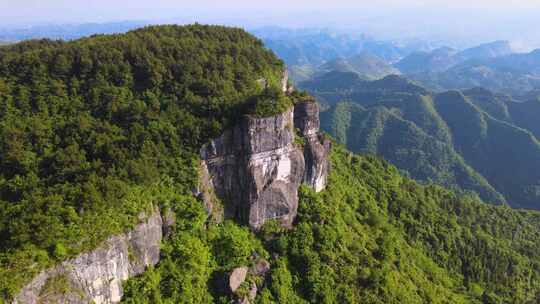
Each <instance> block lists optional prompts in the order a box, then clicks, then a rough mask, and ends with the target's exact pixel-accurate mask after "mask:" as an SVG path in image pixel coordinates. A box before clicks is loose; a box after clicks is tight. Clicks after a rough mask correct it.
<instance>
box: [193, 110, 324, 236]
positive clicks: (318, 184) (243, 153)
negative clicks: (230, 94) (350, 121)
mask: <svg viewBox="0 0 540 304" xmlns="http://www.w3.org/2000/svg"><path fill="white" fill-rule="evenodd" d="M295 128H298V129H300V131H301V136H302V137H303V138H304V142H305V145H304V146H303V147H302V146H299V145H297V144H295V140H294V138H295V131H294V130H295ZM328 151H329V142H325V141H321V139H320V138H319V109H318V106H317V104H316V103H314V102H306V103H299V104H297V105H296V106H295V107H294V108H291V109H289V110H287V111H285V112H284V113H281V114H279V115H276V116H271V117H265V118H254V117H244V119H242V120H241V122H240V123H239V124H237V125H236V126H235V127H234V128H233V129H232V130H228V131H226V132H225V133H224V134H223V135H222V136H221V137H219V138H216V139H214V140H212V141H211V142H210V143H209V144H207V145H205V146H204V147H203V148H202V149H201V159H202V160H203V165H202V166H201V167H202V168H204V170H203V173H204V174H201V178H202V179H203V181H202V182H201V183H200V184H202V185H205V188H209V187H208V185H210V186H211V187H210V188H212V190H211V191H206V192H207V193H209V192H212V193H215V195H216V196H217V197H219V198H220V199H221V200H222V201H223V203H224V216H225V217H226V218H235V219H238V220H240V221H243V222H246V223H248V224H249V225H250V226H251V227H252V228H254V229H258V228H260V227H261V226H262V225H263V224H264V223H265V222H266V221H267V220H270V219H277V220H279V221H280V222H281V223H282V225H283V226H286V227H290V226H292V223H293V221H294V218H295V217H296V214H297V209H298V188H299V187H300V185H301V184H302V183H306V184H308V185H310V186H311V187H313V188H314V189H315V190H316V191H320V190H322V189H324V187H325V186H326V175H327V173H328V160H327V155H328ZM202 194H203V198H204V201H205V204H206V205H207V210H213V209H215V208H212V206H211V204H210V203H209V202H210V201H211V198H209V197H208V195H206V198H205V191H203V192H202ZM208 205H210V206H208Z"/></svg>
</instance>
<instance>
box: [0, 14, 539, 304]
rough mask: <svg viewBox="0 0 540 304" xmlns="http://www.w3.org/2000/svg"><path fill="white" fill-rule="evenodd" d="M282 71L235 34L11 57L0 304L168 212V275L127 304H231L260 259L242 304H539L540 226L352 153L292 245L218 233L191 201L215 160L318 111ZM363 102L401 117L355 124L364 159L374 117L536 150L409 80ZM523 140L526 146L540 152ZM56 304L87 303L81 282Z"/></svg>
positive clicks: (433, 134)
mask: <svg viewBox="0 0 540 304" xmlns="http://www.w3.org/2000/svg"><path fill="white" fill-rule="evenodd" d="M282 71H283V64H282V63H281V61H280V60H278V59H277V58H276V57H275V56H274V55H273V54H272V53H271V52H269V51H268V50H266V49H265V48H264V47H263V46H262V43H261V42H260V41H259V40H257V39H255V38H253V37H252V36H250V35H248V34H246V33H245V32H244V31H242V30H239V29H228V28H223V27H217V26H201V25H192V26H185V27H179V26H160V27H148V28H145V29H141V30H136V31H132V32H129V33H127V34H124V35H112V36H94V37H91V38H85V39H81V40H77V41H73V42H61V41H50V40H41V41H29V42H23V43H20V44H15V45H12V46H7V47H3V48H0V155H1V156H2V157H1V158H0V236H1V237H0V249H1V251H0V302H3V301H9V299H10V298H11V297H12V296H13V295H14V294H16V292H17V291H18V290H19V288H20V287H21V286H22V285H23V284H24V283H26V282H28V280H30V279H31V278H32V277H33V276H35V275H36V274H37V273H39V271H41V270H42V269H44V268H45V267H48V266H52V265H54V264H55V263H58V262H60V261H62V260H65V259H67V258H70V257H73V256H74V255H76V254H78V253H80V252H81V251H85V250H89V249H91V248H94V247H95V246H96V245H98V244H99V243H100V242H102V241H103V240H104V239H106V238H107V237H109V236H110V235H112V234H116V233H121V232H123V231H126V230H127V229H130V228H131V227H132V226H133V225H134V224H135V223H136V222H137V221H138V220H139V215H140V214H141V213H142V212H146V214H148V212H149V211H150V210H152V209H153V208H155V207H160V208H162V209H163V210H169V211H171V212H173V213H174V214H175V219H176V221H175V224H174V227H172V231H171V234H170V235H169V236H168V237H167V238H166V239H165V240H164V242H163V244H162V252H161V259H160V262H159V264H157V265H156V266H155V268H153V269H149V270H148V271H147V272H145V273H144V274H142V275H141V276H139V277H136V278H132V279H130V280H129V281H128V282H126V284H125V297H124V299H123V300H124V302H126V303H230V302H231V300H232V298H233V297H235V296H234V295H231V294H230V293H229V292H228V291H227V290H226V285H227V284H226V279H227V274H228V273H229V272H230V271H231V270H232V269H234V268H235V267H238V266H248V267H249V266H252V265H253V264H255V263H257V262H258V261H260V259H266V260H268V261H269V262H270V264H271V270H270V273H269V274H268V276H267V278H266V279H263V278H261V277H259V276H255V275H252V274H249V275H248V278H247V282H245V283H243V284H242V285H241V286H240V288H239V290H238V291H237V292H236V293H237V295H236V296H242V295H245V294H246V293H247V292H248V291H249V290H248V289H249V287H250V284H251V283H255V284H257V286H258V289H259V293H258V297H257V302H259V303H276V302H277V303H310V302H313V303H422V302H423V303H483V304H488V303H490V304H491V303H523V304H526V303H535V302H538V300H539V299H540V258H539V256H538V252H539V250H540V227H539V225H540V224H539V223H540V214H538V213H535V212H525V211H516V210H512V209H509V208H508V207H506V206H500V207H496V206H491V205H486V204H483V203H482V202H481V201H479V200H478V198H477V197H476V196H474V195H472V196H469V195H462V194H458V193H456V192H452V191H449V190H445V189H443V188H440V187H439V186H434V185H428V186H423V185H420V184H418V183H416V182H414V181H411V180H409V179H407V178H404V177H402V175H400V173H399V172H398V170H397V169H396V168H395V167H393V166H391V165H389V164H388V163H386V162H385V161H382V160H379V159H377V158H375V157H372V156H358V155H353V154H352V153H349V152H347V151H345V150H344V149H343V148H341V147H339V146H336V147H335V148H334V149H333V152H332V172H331V176H330V177H329V185H328V188H327V189H326V190H325V191H323V192H321V193H315V192H313V191H312V190H310V189H308V188H306V187H303V188H301V190H300V202H299V214H298V218H297V220H296V222H295V225H294V227H293V228H292V229H291V230H285V229H283V228H281V227H280V226H279V225H278V224H277V222H276V221H270V222H269V223H268V224H266V225H265V226H264V227H263V229H262V230H261V231H259V232H257V233H254V232H253V231H250V230H249V229H248V228H247V227H243V226H240V225H238V224H237V223H234V222H231V221H226V222H223V223H214V222H213V221H211V220H209V215H208V214H207V213H206V211H205V210H204V207H203V204H202V202H200V201H199V200H197V199H196V198H194V197H193V195H192V193H191V191H192V189H193V187H195V185H196V183H197V174H198V172H197V171H198V158H197V154H198V149H199V148H200V146H201V145H202V144H203V143H205V142H207V141H208V139H209V138H212V137H215V136H217V135H219V134H221V133H222V132H223V130H224V129H225V128H227V127H230V126H231V125H232V124H233V123H234V122H235V121H236V120H237V119H239V117H241V116H242V115H244V114H250V115H258V116H265V115H270V114H273V113H277V112H279V111H281V110H283V109H284V108H285V107H287V106H290V105H291V104H292V103H293V102H306V101H312V99H311V98H310V97H309V96H308V95H306V94H305V93H293V94H290V95H287V96H286V95H284V94H283V93H281V92H279V90H278V89H277V87H278V86H279V85H280V83H279V82H280V78H281V75H282ZM338 76H344V75H343V74H342V75H338ZM261 80H264V81H261ZM263 82H264V85H261V83H263ZM351 83H352V84H354V83H356V80H355V81H353V82H351ZM351 83H349V84H351ZM342 85H347V83H342ZM363 85H364V86H365V88H366V90H367V91H368V92H367V93H366V94H364V93H362V94H364V95H362V94H360V95H351V96H364V97H365V96H377V94H382V96H385V98H386V97H389V96H394V97H396V96H398V97H399V96H401V99H399V98H397V97H396V98H394V99H392V102H393V104H394V105H395V106H394V107H391V108H390V109H379V110H377V111H373V113H371V110H370V107H368V106H367V105H365V104H364V105H354V106H351V109H352V110H351V111H348V109H347V107H344V108H343V112H344V113H345V114H344V115H343V117H342V116H341V115H340V117H341V118H340V119H341V120H342V121H343V124H339V125H338V124H337V125H336V130H338V129H339V134H340V136H341V137H344V138H345V140H347V141H348V140H349V139H348V138H349V134H348V133H347V132H348V127H349V125H350V124H352V123H353V122H354V121H353V119H352V118H354V117H355V116H356V115H364V114H365V113H363V112H362V111H364V112H365V111H368V112H369V113H368V114H369V115H368V116H373V117H374V119H373V120H372V121H374V122H378V121H383V122H384V121H392V123H395V124H396V126H398V127H399V128H397V129H394V130H400V129H401V128H402V127H403V125H404V124H407V123H404V121H405V120H409V121H412V120H414V121H416V123H415V124H416V125H417V127H414V126H412V125H408V126H407V128H405V129H404V130H405V131H406V132H415V133H414V134H422V136H423V138H421V141H420V140H419V142H428V141H432V140H436V141H438V142H441V143H445V144H448V143H449V142H450V141H454V140H456V143H458V144H459V145H460V147H465V146H466V143H467V141H468V140H471V137H466V136H465V137H455V133H454V132H457V131H455V130H458V129H459V128H464V127H467V128H468V129H470V130H471V133H470V134H472V135H476V134H477V133H479V134H481V135H482V136H483V137H482V140H483V142H481V143H480V145H479V146H481V147H483V150H479V151H483V152H484V153H487V152H491V151H489V149H493V147H494V146H493V145H494V143H493V141H494V140H493V137H492V136H491V135H490V134H491V133H490V132H491V130H493V129H495V131H497V130H498V129H499V128H503V129H504V130H503V131H505V132H507V133H504V134H506V136H514V135H516V134H518V133H515V132H514V129H512V128H511V127H510V125H509V124H508V123H506V122H504V127H503V124H502V123H499V122H498V120H495V119H493V118H491V116H489V115H487V114H485V112H480V111H478V110H477V107H476V106H474V105H471V103H470V102H469V101H468V100H467V99H464V101H462V102H461V103H460V106H459V107H456V108H455V109H454V110H455V111H457V112H459V113H458V114H459V115H461V114H463V115H465V114H466V116H464V119H465V120H464V121H465V123H466V124H464V125H463V126H460V125H456V124H457V123H453V122H452V121H451V120H450V119H447V118H446V117H444V116H443V115H439V114H438V113H439V112H440V111H442V109H443V108H444V107H445V106H447V102H448V100H447V99H446V98H445V97H444V96H439V98H436V99H435V101H434V100H433V99H430V98H428V97H427V94H425V93H422V92H425V90H423V89H422V88H419V87H416V86H415V85H414V84H412V83H410V82H407V81H404V80H403V79H401V78H399V77H387V78H385V79H383V80H382V81H378V82H373V83H368V82H363ZM404 90H413V92H414V93H411V94H420V95H422V97H420V98H409V97H410V96H409V95H407V94H403V93H402V92H403V91H404ZM346 91H347V88H344V90H343V91H341V92H340V94H341V93H343V92H346ZM350 92H351V90H349V93H350ZM399 92H401V93H399ZM347 94H348V93H347ZM407 96H409V97H407ZM447 97H452V96H447ZM439 99H440V100H439ZM405 100H408V101H410V102H408V104H409V105H408V106H400V105H403V104H404V102H403V101H405ZM356 106H358V107H357V108H356ZM353 108H354V109H353ZM418 109H422V111H419V110H418ZM347 113H348V114H347ZM448 113H450V112H448ZM478 113H480V114H478ZM347 115H350V116H347ZM385 125H386V124H384V123H383V124H379V125H377V127H376V128H375V130H377V132H376V134H380V133H382V132H383V131H384V127H385ZM507 125H508V127H506V126H507ZM291 127H292V126H291ZM441 128H442V129H441ZM520 130H521V129H520ZM448 132H452V134H450V135H449V133H448ZM520 132H521V133H519V134H518V135H519V136H516V137H515V140H516V142H512V143H513V144H515V145H520V144H522V143H523V142H525V143H528V144H530V141H529V139H530V138H532V136H533V135H531V134H530V133H527V132H525V131H523V130H521V131H520ZM459 134H462V132H459ZM497 134H499V133H497ZM472 135H471V136H472ZM370 138H371V137H370ZM404 138H405V139H407V137H404ZM455 138H456V139H455ZM462 143H463V144H462ZM298 144H300V143H298ZM426 145H427V144H426ZM448 145H449V144H448ZM533 145H535V143H533ZM475 147H476V146H475ZM441 150H443V148H441ZM486 151H487V152H486ZM496 152H497V153H493V155H495V156H499V157H500V154H498V151H496ZM472 155H473V156H477V155H476V154H472ZM532 155H534V154H532ZM527 157H530V155H526V157H524V159H525V160H527V161H531V159H529V158H527ZM464 159H466V158H464ZM512 161H515V160H514V159H512ZM532 161H535V159H532ZM498 168H499V167H497V169H498ZM518 169H519V167H518ZM471 170H472V169H471ZM494 172H499V171H494ZM539 172H540V170H539ZM518 176H519V177H520V178H522V176H521V175H518ZM456 179H457V180H460V178H459V177H456ZM529 190H530V191H531V192H534V190H535V189H529ZM43 292H44V293H45V294H46V295H47V294H49V293H71V292H75V293H76V294H77V293H78V291H73V290H70V287H69V284H68V282H67V278H65V277H63V276H57V277H53V278H51V279H50V280H49V281H48V282H47V284H46V288H45V289H44V290H43Z"/></svg>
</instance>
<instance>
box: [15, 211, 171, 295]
mask: <svg viewBox="0 0 540 304" xmlns="http://www.w3.org/2000/svg"><path fill="white" fill-rule="evenodd" d="M163 228H164V227H163V221H162V218H161V215H160V213H159V211H155V212H154V213H153V214H152V215H151V216H150V217H148V218H147V219H146V221H144V222H143V223H140V224H138V225H137V226H136V227H135V229H134V230H132V231H131V232H128V233H126V234H121V235H117V236H113V237H110V238H109V239H108V240H107V241H106V242H105V243H104V245H103V246H101V247H99V248H97V249H95V250H93V251H91V252H88V253H83V254H81V255H79V256H77V257H76V258H74V259H72V260H67V261H65V262H63V263H61V264H59V265H57V266H56V267H53V268H51V269H48V270H45V271H43V272H41V273H40V274H39V275H38V276H36V277H35V278H34V279H33V280H32V281H31V282H30V283H29V284H27V285H26V286H25V287H24V288H23V289H22V290H21V292H20V293H19V295H18V296H17V297H16V298H15V300H14V301H13V302H12V303H14V304H15V303H21V304H35V303H72V304H78V303H81V304H83V303H94V304H104V303H118V302H120V300H121V298H122V295H123V291H122V282H123V281H125V280H127V279H128V278H130V277H133V276H135V275H137V274H141V273H143V272H144V271H145V270H146V268H147V267H149V266H153V265H155V264H157V263H158V261H159V252H160V244H161V239H162V236H163V232H162V231H163Z"/></svg>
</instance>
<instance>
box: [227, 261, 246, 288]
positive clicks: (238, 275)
mask: <svg viewBox="0 0 540 304" xmlns="http://www.w3.org/2000/svg"><path fill="white" fill-rule="evenodd" d="M247 273H248V268H247V267H238V268H235V269H233V271H232V272H231V274H230V275H229V288H230V289H231V291H232V292H235V291H236V290H237V289H238V288H239V287H240V285H242V283H244V281H245V280H246V276H247Z"/></svg>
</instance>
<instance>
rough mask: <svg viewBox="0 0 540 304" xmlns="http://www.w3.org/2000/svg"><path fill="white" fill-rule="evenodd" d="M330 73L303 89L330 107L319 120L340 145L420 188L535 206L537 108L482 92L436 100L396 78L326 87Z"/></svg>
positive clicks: (539, 162)
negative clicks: (433, 186) (379, 160)
mask: <svg viewBox="0 0 540 304" xmlns="http://www.w3.org/2000/svg"><path fill="white" fill-rule="evenodd" d="M332 75H333V76H332ZM335 75H336V74H330V75H327V76H326V78H324V77H323V78H320V79H321V80H322V81H320V82H317V81H311V82H306V83H305V88H306V89H308V90H309V91H311V92H312V93H313V94H315V95H316V96H319V97H321V98H322V100H323V101H324V102H326V103H327V104H328V105H329V106H330V108H329V109H328V111H327V113H323V114H322V116H321V117H322V123H323V124H322V125H323V129H325V130H326V131H327V132H329V133H330V134H332V135H333V136H336V138H337V139H338V141H339V142H340V143H343V144H346V145H347V147H348V148H350V149H351V150H353V151H357V152H370V153H377V154H378V155H382V156H384V157H385V158H386V159H388V160H389V161H390V162H392V163H394V164H395V165H397V166H398V168H400V169H402V170H404V171H407V172H408V173H409V174H410V176H411V177H413V178H415V179H418V180H421V181H424V182H425V181H433V182H435V183H438V184H442V185H445V186H448V187H453V186H457V187H459V188H461V189H465V190H473V191H476V192H478V193H479V194H480V195H481V197H482V198H483V199H484V200H486V201H488V202H492V203H500V202H507V203H509V204H510V205H511V206H515V207H521V208H533V209H538V208H540V205H539V204H538V202H539V201H540V197H539V193H540V192H539V191H538V186H539V184H538V181H539V180H540V179H539V176H538V175H537V173H536V172H538V171H539V170H540V167H539V166H540V150H538V148H539V146H538V140H537V138H536V137H535V135H534V134H538V127H537V124H535V123H534V118H533V117H535V114H536V113H538V105H539V104H538V103H537V102H535V101H531V102H526V103H519V102H515V101H513V100H512V99H511V98H510V97H508V96H505V95H497V94H493V93H491V92H489V91H487V90H484V89H479V88H477V89H474V90H468V91H464V94H465V96H464V95H463V94H461V93H456V92H449V93H443V94H435V95H433V94H430V93H429V92H427V91H423V90H422V89H421V88H419V87H416V88H415V85H414V84H412V83H410V82H409V83H408V82H407V81H406V80H401V81H399V80H398V79H397V78H395V77H393V78H394V80H393V81H389V80H390V79H389V78H385V79H383V80H380V81H376V82H372V83H371V84H367V83H366V82H363V81H361V80H358V79H357V77H354V76H352V75H346V74H340V78H338V79H339V81H335V82H333V81H326V80H331V78H329V77H330V76H332V77H334V78H335ZM397 83H401V85H396V84H397ZM406 83H408V85H406ZM332 86H334V87H332ZM384 87H386V89H383V88H384ZM374 88H378V89H375V90H374ZM443 100H444V102H443ZM343 101H348V102H349V103H348V104H343ZM351 102H352V103H354V105H351V104H350V103H351ZM398 126H399V127H398ZM508 172H512V174H508Z"/></svg>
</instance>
